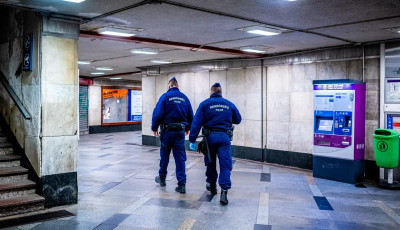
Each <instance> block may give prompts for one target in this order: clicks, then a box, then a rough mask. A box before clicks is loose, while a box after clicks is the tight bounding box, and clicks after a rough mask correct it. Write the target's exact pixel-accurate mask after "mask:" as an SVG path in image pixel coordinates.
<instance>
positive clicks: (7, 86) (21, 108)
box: [0, 71, 31, 120]
mask: <svg viewBox="0 0 400 230" xmlns="http://www.w3.org/2000/svg"><path fill="white" fill-rule="evenodd" d="M0 82H1V84H2V85H3V86H4V88H5V89H6V91H7V93H8V95H10V97H11V99H12V100H13V101H14V103H15V105H16V106H17V108H18V110H19V111H20V112H21V114H22V116H23V117H24V118H25V120H30V119H31V115H29V113H28V110H26V108H25V107H24V105H23V104H22V102H21V100H20V99H19V98H18V96H17V94H16V93H15V91H14V89H13V88H12V87H11V86H10V83H8V81H7V78H6V76H4V74H3V73H2V72H1V71H0Z"/></svg>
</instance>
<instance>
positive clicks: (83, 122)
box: [79, 85, 89, 131]
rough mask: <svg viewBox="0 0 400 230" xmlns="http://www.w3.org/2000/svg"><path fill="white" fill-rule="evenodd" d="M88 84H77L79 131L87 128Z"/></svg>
mask: <svg viewBox="0 0 400 230" xmlns="http://www.w3.org/2000/svg"><path fill="white" fill-rule="evenodd" d="M88 88H89V87H88V86H86V85H80V86H79V131H88V130H89V124H88V123H89V122H88V120H89V119H88V117H89V99H88Z"/></svg>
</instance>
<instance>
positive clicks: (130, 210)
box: [10, 132, 400, 230]
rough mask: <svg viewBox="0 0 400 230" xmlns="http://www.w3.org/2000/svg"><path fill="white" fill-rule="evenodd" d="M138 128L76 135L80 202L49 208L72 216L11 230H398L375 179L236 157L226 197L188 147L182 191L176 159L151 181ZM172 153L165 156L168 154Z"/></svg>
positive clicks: (389, 197)
mask: <svg viewBox="0 0 400 230" xmlns="http://www.w3.org/2000/svg"><path fill="white" fill-rule="evenodd" d="M140 139H141V133H140V132H120V133H114V134H93V135H86V136H83V137H82V138H81V139H80V141H79V158H80V159H79V162H80V164H79V167H78V183H79V188H78V190H79V195H78V196H79V199H78V204H75V205H70V206H62V207H57V208H51V209H53V210H58V209H63V210H67V211H69V212H71V213H73V214H75V216H72V217H64V218H61V219H57V220H51V221H47V222H43V223H34V224H29V225H23V226H20V227H18V228H10V229H35V230H36V229H46V230H47V229H49V230H51V229H123V230H125V229H126V230H127V229H397V228H398V226H399V225H398V222H397V221H399V219H400V216H399V215H398V213H399V211H400V200H399V194H398V191H387V190H382V189H379V188H377V187H376V186H375V185H374V184H373V183H364V184H357V185H352V184H347V183H340V182H335V181H331V180H325V179H318V178H313V176H312V173H311V172H309V171H305V170H299V169H294V168H288V167H282V166H278V165H271V164H265V163H259V162H254V161H248V160H243V159H237V158H235V159H234V168H233V170H232V181H233V186H234V187H233V188H234V189H231V191H230V193H229V202H230V203H229V204H228V205H227V206H221V204H220V203H219V197H218V195H212V194H210V192H208V191H206V189H205V183H204V181H205V179H206V177H205V175H204V160H203V157H202V155H200V154H199V153H196V152H187V161H186V173H187V177H188V180H187V190H186V194H180V193H177V192H176V191H175V190H174V188H175V185H176V177H175V169H174V164H171V166H170V168H169V169H168V170H169V172H168V176H167V186H166V187H160V186H159V185H157V184H156V183H155V182H154V177H155V174H156V172H157V170H158V161H159V160H160V156H159V148H157V147H152V146H142V145H141V140H140ZM172 159H173V158H172V156H171V161H172Z"/></svg>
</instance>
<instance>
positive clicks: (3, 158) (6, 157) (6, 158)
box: [0, 154, 21, 162]
mask: <svg viewBox="0 0 400 230" xmlns="http://www.w3.org/2000/svg"><path fill="white" fill-rule="evenodd" d="M16 160H21V156H18V155H12V154H9V155H2V156H0V162H7V161H16Z"/></svg>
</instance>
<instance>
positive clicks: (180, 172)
mask: <svg viewBox="0 0 400 230" xmlns="http://www.w3.org/2000/svg"><path fill="white" fill-rule="evenodd" d="M160 139H161V148H160V157H161V160H160V170H159V171H158V173H159V175H160V177H161V178H166V177H167V168H168V163H169V155H170V153H171V149H172V152H173V155H174V159H175V165H176V179H177V180H178V185H183V184H186V173H185V170H186V166H185V161H186V152H185V131H178V132H173V131H166V132H162V133H161V137H160Z"/></svg>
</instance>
